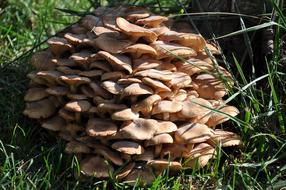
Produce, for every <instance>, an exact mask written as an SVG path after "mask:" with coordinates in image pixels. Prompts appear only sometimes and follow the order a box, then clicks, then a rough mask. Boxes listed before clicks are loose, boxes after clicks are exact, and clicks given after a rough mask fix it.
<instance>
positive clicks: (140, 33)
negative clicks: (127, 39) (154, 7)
mask: <svg viewBox="0 0 286 190" xmlns="http://www.w3.org/2000/svg"><path fill="white" fill-rule="evenodd" d="M116 25H117V26H118V28H120V30H121V31H122V32H123V33H125V34H127V35H129V36H133V37H138V38H139V37H143V38H144V39H145V40H146V41H147V42H154V41H155V40H156V39H157V34H156V33H154V32H152V31H151V30H148V29H146V28H143V27H140V26H137V25H135V24H131V23H130V22H128V21H127V20H125V19H124V18H122V17H118V18H116Z"/></svg>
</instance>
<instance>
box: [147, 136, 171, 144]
mask: <svg viewBox="0 0 286 190" xmlns="http://www.w3.org/2000/svg"><path fill="white" fill-rule="evenodd" d="M171 143H173V138H172V136H171V135H169V134H159V135H156V136H154V137H153V138H151V139H150V140H147V141H145V146H146V147H148V146H154V145H158V144H171Z"/></svg>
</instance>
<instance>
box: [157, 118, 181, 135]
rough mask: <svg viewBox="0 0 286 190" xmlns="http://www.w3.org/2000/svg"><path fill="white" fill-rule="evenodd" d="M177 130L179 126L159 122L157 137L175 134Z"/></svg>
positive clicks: (169, 122)
mask: <svg viewBox="0 0 286 190" xmlns="http://www.w3.org/2000/svg"><path fill="white" fill-rule="evenodd" d="M176 130H177V125H176V124H175V123H173V122H171V121H158V127H157V131H156V133H155V135H160V134H163V133H173V132H175V131H176Z"/></svg>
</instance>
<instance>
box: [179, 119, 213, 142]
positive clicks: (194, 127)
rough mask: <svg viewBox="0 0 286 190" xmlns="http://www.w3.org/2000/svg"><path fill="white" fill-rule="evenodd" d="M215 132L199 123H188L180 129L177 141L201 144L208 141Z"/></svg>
mask: <svg viewBox="0 0 286 190" xmlns="http://www.w3.org/2000/svg"><path fill="white" fill-rule="evenodd" d="M212 134H213V130H212V129H210V128H209V127H208V126H206V125H204V124H199V123H187V124H184V125H182V126H180V127H179V128H178V130H177V131H176V133H175V139H176V141H177V142H178V143H183V144H185V143H200V142H204V141H206V140H208V139H209V138H210V137H211V135H212Z"/></svg>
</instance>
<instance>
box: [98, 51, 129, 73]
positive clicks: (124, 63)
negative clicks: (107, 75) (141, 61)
mask: <svg viewBox="0 0 286 190" xmlns="http://www.w3.org/2000/svg"><path fill="white" fill-rule="evenodd" d="M97 54H98V55H100V56H101V57H103V58H104V59H106V60H107V61H108V62H109V63H110V64H111V66H112V67H113V68H115V69H118V70H126V71H128V73H132V67H131V60H130V58H129V57H127V56H125V55H123V54H111V53H108V52H106V51H99V52H97Z"/></svg>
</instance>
